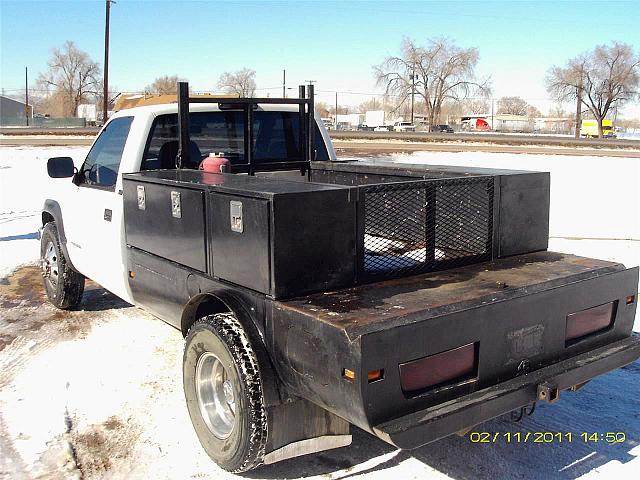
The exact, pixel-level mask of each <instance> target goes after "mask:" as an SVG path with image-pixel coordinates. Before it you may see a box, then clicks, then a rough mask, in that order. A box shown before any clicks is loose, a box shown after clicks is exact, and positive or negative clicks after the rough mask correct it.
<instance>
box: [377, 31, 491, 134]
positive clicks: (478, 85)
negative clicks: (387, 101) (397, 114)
mask: <svg viewBox="0 0 640 480" xmlns="http://www.w3.org/2000/svg"><path fill="white" fill-rule="evenodd" d="M477 63H478V51H477V50H476V49H475V48H466V49H465V48H460V47H458V46H457V45H455V44H454V43H453V42H452V41H451V40H449V39H446V38H437V39H431V40H430V41H429V43H428V44H427V46H426V47H421V46H419V45H417V44H416V43H415V42H414V41H413V40H410V39H405V40H404V41H403V42H402V46H401V54H400V56H396V57H387V58H386V59H385V60H384V61H383V62H382V63H381V64H380V65H377V66H374V67H373V70H374V74H375V77H376V81H377V83H378V85H382V86H384V87H385V90H386V93H387V94H390V93H392V94H395V95H397V96H398V98H399V102H398V105H403V104H404V103H405V102H406V100H407V99H408V98H409V97H410V96H411V94H412V92H413V94H414V95H417V96H418V97H419V98H421V99H422V100H423V101H424V102H425V108H426V115H427V118H428V120H429V125H435V124H438V123H439V122H440V113H441V110H442V103H443V102H444V101H445V100H447V99H451V100H461V99H464V98H466V97H468V95H469V94H470V93H480V94H482V95H486V94H488V93H489V92H490V87H489V79H485V80H482V81H476V79H475V67H476V64H477Z"/></svg>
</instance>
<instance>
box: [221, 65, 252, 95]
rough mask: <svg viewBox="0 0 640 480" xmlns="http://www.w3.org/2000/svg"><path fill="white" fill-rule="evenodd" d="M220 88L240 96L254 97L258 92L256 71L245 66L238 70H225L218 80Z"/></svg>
mask: <svg viewBox="0 0 640 480" xmlns="http://www.w3.org/2000/svg"><path fill="white" fill-rule="evenodd" d="M218 88H221V89H223V90H224V91H225V92H227V93H237V94H238V95H239V96H240V97H253V96H254V95H255V93H256V72H255V70H250V69H248V68H243V69H242V70H238V71H237V72H224V73H223V74H222V75H220V79H219V80H218Z"/></svg>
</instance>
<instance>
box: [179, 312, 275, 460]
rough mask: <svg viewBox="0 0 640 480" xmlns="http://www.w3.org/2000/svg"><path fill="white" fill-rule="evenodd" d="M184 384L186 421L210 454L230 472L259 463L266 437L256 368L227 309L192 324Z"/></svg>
mask: <svg viewBox="0 0 640 480" xmlns="http://www.w3.org/2000/svg"><path fill="white" fill-rule="evenodd" d="M183 386H184V393H185V398H186V401H187V409H188V410H189V416H190V417H191V422H192V423H193V427H194V429H195V431H196V434H197V435H198V439H199V440H200V443H201V444H202V447H203V448H204V450H205V451H206V452H207V454H208V455H209V456H210V457H211V459H212V460H214V461H215V462H216V463H217V464H218V465H219V466H220V467H222V468H224V469H225V470H227V471H230V472H234V473H240V472H246V471H248V470H251V469H253V468H255V467H257V466H258V465H260V464H261V463H262V460H263V458H264V454H265V445H266V441H267V414H266V408H265V401H264V394H263V391H262V380H261V377H260V369H259V366H258V359H257V357H256V354H255V351H254V350H253V348H252V347H251V343H250V341H249V337H248V336H247V334H246V332H245V331H244V329H243V327H242V325H241V324H240V322H239V321H238V319H237V318H236V317H235V316H234V315H233V314H232V313H217V314H213V315H209V316H206V317H204V318H201V319H200V320H198V321H196V322H195V323H194V324H193V325H192V326H191V328H190V329H189V332H188V333H187V338H186V343H185V348H184V356H183Z"/></svg>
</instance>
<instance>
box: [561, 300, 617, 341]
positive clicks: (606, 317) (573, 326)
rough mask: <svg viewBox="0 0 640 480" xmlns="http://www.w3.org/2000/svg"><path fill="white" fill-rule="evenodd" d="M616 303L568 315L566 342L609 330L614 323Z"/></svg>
mask: <svg viewBox="0 0 640 480" xmlns="http://www.w3.org/2000/svg"><path fill="white" fill-rule="evenodd" d="M615 303H616V302H609V303H605V304H604V305H599V306H597V307H593V308H589V309H587V310H581V311H580V312H576V313H571V314H569V315H567V331H566V334H565V340H566V341H567V342H569V341H570V340H575V339H577V338H580V337H584V336H586V335H589V334H591V333H596V332H599V331H601V330H605V329H607V328H608V327H609V326H610V325H611V324H612V323H613V313H614V305H615Z"/></svg>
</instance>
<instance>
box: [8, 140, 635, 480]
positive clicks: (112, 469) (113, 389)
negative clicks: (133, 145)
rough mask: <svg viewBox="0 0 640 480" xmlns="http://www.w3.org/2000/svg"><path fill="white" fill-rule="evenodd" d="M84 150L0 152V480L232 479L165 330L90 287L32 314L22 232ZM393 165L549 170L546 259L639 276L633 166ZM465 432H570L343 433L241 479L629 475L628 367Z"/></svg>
mask: <svg viewBox="0 0 640 480" xmlns="http://www.w3.org/2000/svg"><path fill="white" fill-rule="evenodd" d="M86 150H87V149H86V147H82V148H79V147H68V148H65V147H56V148H45V147H38V148H30V147H20V148H16V147H2V148H0V478H1V479H4V478H7V479H8V478H11V479H13V478H26V479H31V478H33V479H36V478H44V479H49V478H51V479H53V478H84V479H94V478H136V479H137V478H140V479H146V478H156V479H165V478H166V479H176V478H180V479H182V478H185V479H187V478H215V479H218V478H228V477H234V476H233V475H229V474H227V473H225V472H223V471H221V470H220V469H218V468H217V467H216V466H215V465H214V464H213V463H212V462H211V461H210V460H209V458H208V457H207V456H206V454H205V453H204V452H203V451H202V449H201V447H200V445H199V443H198V440H197V438H196V437H195V434H194V433H193V431H192V427H191V423H190V421H189V418H188V415H187V411H186V408H185V406H184V399H183V397H182V379H181V356H182V338H181V335H180V333H179V332H177V331H176V330H174V329H173V328H172V327H170V326H168V325H166V324H164V323H163V322H161V321H159V320H157V319H155V318H153V317H152V316H150V315H148V314H146V313H145V312H143V311H141V310H139V309H137V308H135V307H132V306H130V305H128V304H126V303H124V302H122V301H121V300H119V299H118V298H116V297H115V296H113V295H112V294H110V293H109V292H106V291H105V290H104V289H102V288H100V286H98V285H95V284H92V283H89V284H88V288H87V292H86V294H85V297H84V300H83V303H82V305H81V307H80V308H79V309H78V310H77V311H73V312H62V311H59V310H56V309H55V308H53V307H51V306H50V305H49V304H48V303H46V302H45V301H44V297H43V289H42V288H41V277H40V275H39V271H38V268H37V267H35V266H34V264H33V262H34V261H35V260H36V259H37V257H38V241H37V239H36V235H35V232H36V229H37V227H38V221H39V209H40V206H41V205H42V199H43V196H44V195H45V192H46V190H47V189H51V188H53V189H55V187H56V185H55V182H51V181H50V180H49V179H48V178H47V177H46V168H45V166H44V165H45V163H44V162H45V161H46V158H48V157H51V156H56V155H71V156H73V157H74V158H77V159H81V158H82V157H83V155H84V153H85V152H86ZM394 159H395V160H400V161H411V162H431V163H446V164H473V165H486V166H500V167H511V168H517V169H540V170H550V171H551V172H552V203H551V204H552V218H551V235H552V237H557V238H552V241H551V243H552V245H551V246H552V248H553V249H556V250H560V251H571V252H574V253H578V254H582V255H592V256H595V257H599V258H607V259H612V260H617V261H623V262H624V263H625V264H627V266H632V265H637V264H638V260H639V259H640V250H639V249H638V239H639V237H640V235H639V231H640V225H639V224H640V220H639V219H640V213H639V212H638V208H640V207H638V205H639V204H640V201H638V200H639V197H638V195H639V194H638V187H639V186H640V178H639V177H640V168H639V162H638V159H607V158H595V157H594V158H590V157H570V156H567V157H554V156H545V155H535V156H528V155H515V154H514V155H507V154H483V153H473V152H471V153H465V154H452V153H450V154H438V153H433V152H430V153H418V154H413V155H411V156H396V157H394ZM25 179H27V180H28V188H26V187H25ZM592 186H599V187H600V188H599V189H597V190H593V189H591V188H590V187H592ZM596 194H597V198H595V197H596ZM634 202H635V204H634ZM634 205H635V206H634ZM596 207H597V208H596ZM634 209H635V210H634ZM567 237H570V238H567ZM575 237H581V238H582V237H588V238H589V240H575V239H573V238H575ZM636 318H637V317H636ZM639 326H640V325H639V323H638V320H636V330H640V328H638V327H639ZM475 431H477V432H491V433H495V432H512V433H513V432H523V434H524V433H526V432H549V431H551V432H572V433H573V441H572V442H569V441H567V440H566V436H565V437H564V438H565V440H564V441H562V442H558V441H555V442H550V443H531V442H527V443H515V442H512V443H508V442H506V441H505V440H504V438H501V440H498V441H497V442H495V443H494V442H490V443H474V442H472V441H471V438H472V437H469V436H467V437H457V436H453V437H450V438H447V439H444V440H441V441H439V442H436V443H434V444H431V445H428V446H426V447H423V448H420V449H417V450H415V451H410V452H406V451H405V452H403V451H398V450H396V449H394V448H393V447H391V446H389V445H387V444H385V443H383V442H382V441H380V440H378V439H376V438H374V437H372V436H370V435H369V434H367V433H364V432H362V431H360V430H358V429H355V428H354V429H353V444H352V445H351V446H350V447H346V448H343V449H338V450H334V451H329V452H324V453H322V454H318V455H312V456H307V457H302V458H298V459H293V460H289V461H285V462H282V463H280V464H276V465H273V466H269V467H262V468H260V469H258V470H256V471H254V472H251V473H250V474H248V475H246V476H247V477H249V478H255V479H259V478H265V479H275V478H324V479H342V478H380V479H382V478H384V479H387V478H390V477H395V478H399V479H400V478H401V479H410V478H420V479H435V478H455V479H467V478H469V479H471V478H474V479H475V478H545V477H546V478H578V477H583V476H584V477H586V478H591V477H600V478H612V477H614V476H615V477H616V478H637V472H638V471H639V470H640V460H639V459H638V457H639V456H640V362H636V363H634V364H632V365H629V366H628V367H625V368H623V369H619V370H617V371H614V372H612V373H609V374H607V375H605V376H603V377H600V378H598V379H597V380H594V381H593V382H591V383H590V384H588V385H587V386H586V387H584V388H583V389H582V390H580V391H579V392H577V393H568V392H567V393H565V392H563V394H562V398H561V401H560V402H559V403H557V404H555V405H546V404H545V405H539V406H538V408H537V410H536V412H535V415H534V416H532V417H528V418H525V419H524V420H523V421H522V422H520V423H512V422H511V421H510V420H509V419H508V417H507V418H504V417H503V418H499V419H495V420H493V421H490V422H487V423H485V424H483V425H480V426H478V427H477V428H476V429H475ZM582 432H589V433H592V432H597V433H603V434H604V433H606V432H624V433H625V434H626V440H625V441H624V442H622V443H617V444H613V445H609V444H606V443H603V442H588V443H585V442H583V441H582V439H581V437H580V433H582ZM633 472H636V473H635V474H634V473H633Z"/></svg>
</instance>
